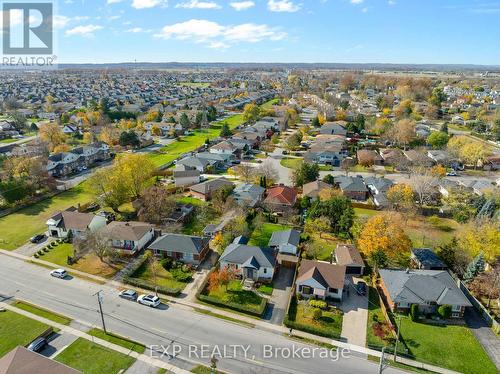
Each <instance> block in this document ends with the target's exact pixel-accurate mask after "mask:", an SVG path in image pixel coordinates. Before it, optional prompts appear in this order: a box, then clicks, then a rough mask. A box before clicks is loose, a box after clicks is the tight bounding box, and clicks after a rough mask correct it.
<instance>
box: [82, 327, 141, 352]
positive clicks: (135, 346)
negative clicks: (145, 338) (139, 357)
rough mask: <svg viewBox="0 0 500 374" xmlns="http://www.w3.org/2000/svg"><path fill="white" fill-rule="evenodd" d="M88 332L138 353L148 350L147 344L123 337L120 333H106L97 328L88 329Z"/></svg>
mask: <svg viewBox="0 0 500 374" xmlns="http://www.w3.org/2000/svg"><path fill="white" fill-rule="evenodd" d="M87 334H89V335H92V336H95V337H96V338H99V339H102V340H106V341H107V342H110V343H113V344H116V345H119V346H121V347H124V348H127V349H130V350H132V351H134V352H137V353H144V351H145V350H146V346H145V345H144V344H141V343H137V342H134V341H133V340H130V339H127V338H123V337H121V336H119V335H115V334H112V333H109V332H108V333H107V334H106V333H105V332H104V331H103V330H101V329H97V328H93V329H90V330H89V331H87Z"/></svg>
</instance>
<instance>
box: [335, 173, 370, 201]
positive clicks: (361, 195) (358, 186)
mask: <svg viewBox="0 0 500 374" xmlns="http://www.w3.org/2000/svg"><path fill="white" fill-rule="evenodd" d="M334 183H335V185H336V186H337V187H338V188H340V190H341V191H342V194H343V195H344V196H345V197H348V198H349V199H352V200H358V201H365V200H366V199H367V198H368V188H367V187H366V185H365V183H364V181H363V177H360V176H356V177H346V176H339V177H335V178H334Z"/></svg>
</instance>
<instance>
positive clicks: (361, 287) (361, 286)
mask: <svg viewBox="0 0 500 374" xmlns="http://www.w3.org/2000/svg"><path fill="white" fill-rule="evenodd" d="M356 292H357V293H358V295H361V296H365V295H366V283H365V282H358V284H356Z"/></svg>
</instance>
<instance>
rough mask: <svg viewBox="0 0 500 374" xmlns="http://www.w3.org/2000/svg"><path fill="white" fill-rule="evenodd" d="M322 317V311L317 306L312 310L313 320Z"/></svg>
mask: <svg viewBox="0 0 500 374" xmlns="http://www.w3.org/2000/svg"><path fill="white" fill-rule="evenodd" d="M321 317H323V312H322V311H321V309H319V308H314V310H313V320H315V321H318V320H319V319H321Z"/></svg>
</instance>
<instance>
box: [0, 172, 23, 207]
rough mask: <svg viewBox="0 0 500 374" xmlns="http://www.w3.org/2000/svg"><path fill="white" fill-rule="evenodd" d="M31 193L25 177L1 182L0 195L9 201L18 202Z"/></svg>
mask: <svg viewBox="0 0 500 374" xmlns="http://www.w3.org/2000/svg"><path fill="white" fill-rule="evenodd" d="M29 194H30V188H29V186H28V184H27V183H26V180H25V179H21V178H16V179H8V180H6V181H1V182H0V196H1V197H2V198H3V199H4V200H5V201H6V202H7V203H8V204H13V203H16V202H18V201H20V200H22V199H24V198H25V197H27V196H28V195H29Z"/></svg>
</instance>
